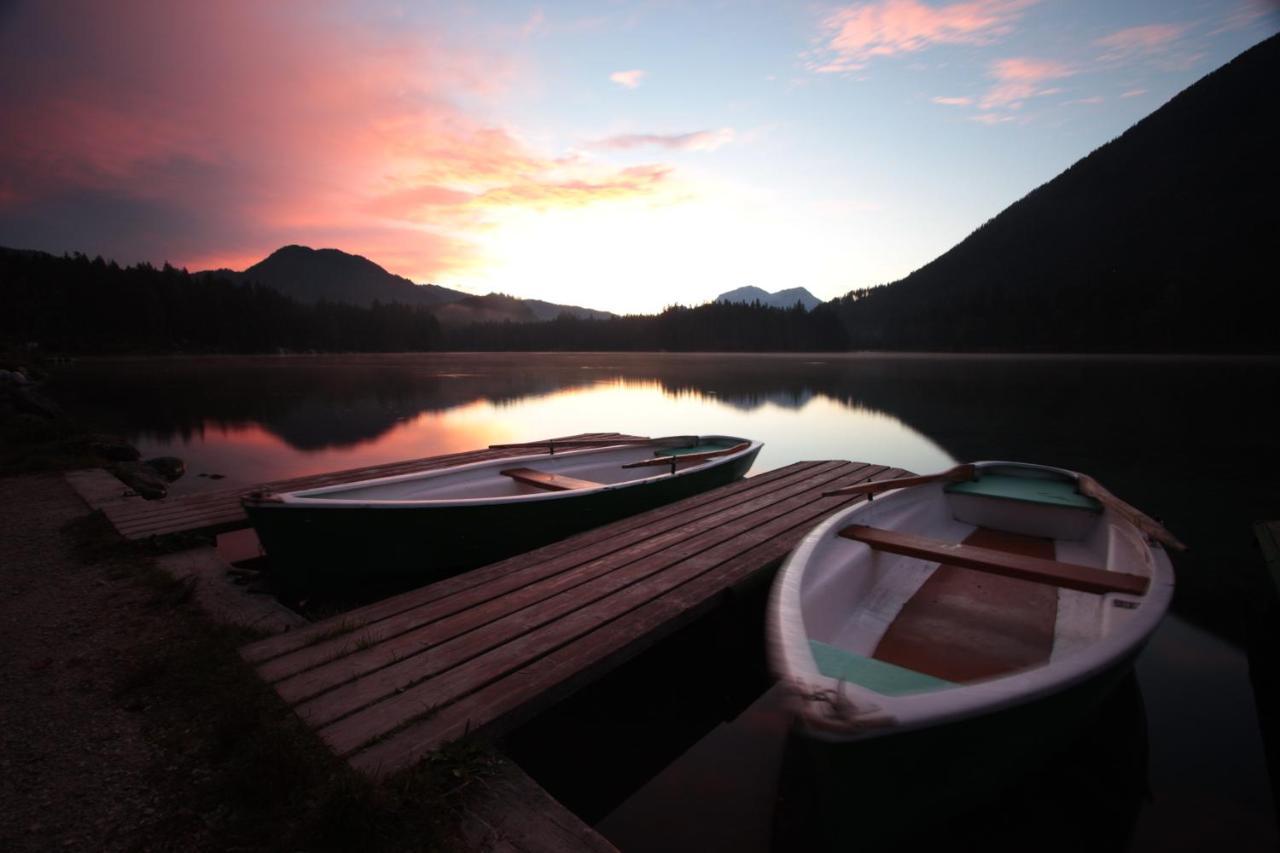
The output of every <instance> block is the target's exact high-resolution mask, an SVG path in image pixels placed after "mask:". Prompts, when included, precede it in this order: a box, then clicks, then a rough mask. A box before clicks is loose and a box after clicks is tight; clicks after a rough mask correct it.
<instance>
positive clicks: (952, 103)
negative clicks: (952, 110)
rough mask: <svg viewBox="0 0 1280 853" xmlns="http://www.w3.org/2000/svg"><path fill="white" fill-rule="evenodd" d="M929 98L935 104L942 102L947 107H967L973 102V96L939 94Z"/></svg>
mask: <svg viewBox="0 0 1280 853" xmlns="http://www.w3.org/2000/svg"><path fill="white" fill-rule="evenodd" d="M931 100H932V101H933V102H934V103H935V104H942V105H943V106H947V107H967V106H969V105H970V104H972V103H973V98H944V97H941V96H939V97H936V98H932V99H931Z"/></svg>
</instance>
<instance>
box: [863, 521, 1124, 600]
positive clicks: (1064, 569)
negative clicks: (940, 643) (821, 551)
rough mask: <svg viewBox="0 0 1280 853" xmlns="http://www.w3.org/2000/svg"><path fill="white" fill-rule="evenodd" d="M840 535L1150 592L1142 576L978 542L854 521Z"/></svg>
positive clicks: (1006, 573)
mask: <svg viewBox="0 0 1280 853" xmlns="http://www.w3.org/2000/svg"><path fill="white" fill-rule="evenodd" d="M840 535H841V536H843V537H844V538H846V539H852V540H854V541H855V542H864V543H866V544H867V545H870V546H871V547H872V548H875V549H876V550H878V551H888V552H889V553H892V554H902V555H904V556H907V557H917V558H919V559H922V560H936V561H937V562H939V563H945V564H947V565H950V566H960V567H962V568H966V569H975V570H977V571H980V572H990V573H991V574H995V575H1001V576H1003V577H1008V578H1018V579H1020V580H1028V581H1034V582H1035V583H1042V584H1049V585H1050V586H1058V587H1062V588H1064V589H1074V590H1079V591H1080V592H1092V593H1096V594H1098V595H1105V594H1106V593H1110V592H1121V593H1125V594H1127V595H1144V594H1145V593H1146V591H1147V579H1146V578H1144V577H1142V576H1141V575H1133V574H1129V573H1127V572H1109V571H1106V570H1104V569H1095V568H1093V567H1091V566H1081V565H1077V564H1075V563H1060V562H1058V561H1057V560H1048V559H1044V558H1042V557H1036V556H1030V555H1026V554H1011V553H1008V552H1006V551H998V550H995V549H993V548H981V547H978V546H976V545H958V544H953V543H950V542H942V541H940V540H937V539H930V538H928V537H925V536H917V535H915V534H913V533H902V532H899V531H897V530H884V529H882V528H879V527H867V526H866V525H862V524H853V525H850V526H849V527H846V528H844V529H843V530H841V531H840Z"/></svg>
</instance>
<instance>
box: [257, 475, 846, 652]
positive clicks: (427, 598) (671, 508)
mask: <svg viewBox="0 0 1280 853" xmlns="http://www.w3.org/2000/svg"><path fill="white" fill-rule="evenodd" d="M836 464H838V463H831V462H829V463H819V462H796V463H793V464H791V465H788V466H786V467H784V468H778V469H776V470H773V471H769V472H766V473H763V474H759V475H757V476H755V477H751V478H748V479H743V480H739V481H737V482H736V483H732V484H730V485H728V486H724V487H722V488H720V489H717V490H715V491H714V492H711V493H704V494H702V495H695V496H693V497H689V498H685V499H684V500H681V501H676V502H675V503H670V504H666V505H665V506H661V507H657V508H655V509H652V510H648V511H646V512H643V513H639V514H637V515H633V516H630V517H628V518H625V519H622V520H620V521H616V522H614V523H613V524H609V525H605V526H602V527H597V528H595V529H593V530H588V531H586V532H584V533H579V534H577V535H576V536H571V537H569V538H568V539H563V540H561V541H560V542H553V543H551V544H550V545H545V546H543V547H542V548H538V549H536V550H534V551H531V552H529V553H527V554H520V555H517V556H514V557H509V558H507V559H505V560H502V561H500V562H497V563H494V564H493V565H491V566H486V567H483V568H480V569H476V570H474V571H470V572H466V573H464V574H461V575H457V576H455V577H452V578H447V579H445V580H442V581H438V582H436V583H434V584H430V585H429V586H424V587H421V588H419V589H417V590H412V591H410V592H406V593H403V594H402V595H398V596H395V597H393V598H388V599H384V600H383V601H379V602H375V603H374V604H371V605H368V606H366V607H363V608H360V609H358V610H353V611H350V612H348V613H345V614H343V615H342V616H339V617H335V618H333V619H329V620H326V621H325V622H320V623H316V624H315V625H313V626H311V627H309V628H306V629H303V630H300V631H294V632H291V633H290V634H288V635H287V636H282V637H273V638H268V639H265V640H261V641H259V642H255V643H251V644H249V645H247V646H245V647H244V648H243V649H241V652H240V653H241V655H242V656H243V657H244V659H245V660H247V661H249V662H250V663H261V662H265V661H267V660H270V659H273V658H276V657H279V656H282V655H286V654H290V653H292V652H295V651H297V650H299V649H301V648H304V647H306V646H309V645H311V644H313V643H316V642H320V641H321V640H324V639H329V638H333V637H336V636H338V635H341V634H347V633H351V632H354V631H357V630H360V629H363V628H365V627H366V626H372V625H374V624H375V623H377V622H379V621H381V620H384V619H389V618H391V617H393V616H396V615H399V614H401V613H404V612H406V611H409V610H411V609H413V608H415V607H419V606H422V605H424V604H428V603H430V602H432V601H436V600H438V599H440V598H444V597H446V596H449V595H453V594H455V593H458V592H462V591H463V590H467V589H470V588H472V587H475V586H479V585H482V584H487V583H490V582H492V581H495V580H498V579H500V578H503V577H507V576H508V575H510V574H511V573H512V572H514V571H517V570H519V569H521V568H522V567H524V566H526V565H527V564H528V563H529V562H533V561H544V560H549V559H551V558H554V557H561V556H564V555H566V554H575V555H581V556H582V557H583V558H584V559H589V558H592V557H595V556H602V555H603V554H606V553H610V552H611V551H612V550H615V548H613V547H609V546H613V545H617V546H622V545H626V544H630V542H632V541H635V539H633V538H631V537H636V538H640V537H643V536H645V535H648V534H649V533H650V532H651V531H661V530H666V529H670V527H678V526H680V525H682V524H684V523H688V522H691V521H695V520H697V519H698V518H700V517H702V516H704V515H707V514H710V513H712V512H716V511H718V510H720V509H723V508H724V507H726V506H728V505H730V504H731V503H733V502H735V501H736V500H738V499H739V498H740V496H741V495H742V494H743V493H745V492H754V491H756V490H758V489H763V488H766V487H770V486H771V485H772V484H775V483H776V482H777V481H779V480H784V479H789V478H791V477H797V476H803V475H804V474H805V472H809V471H815V470H818V469H819V468H821V467H822V466H824V465H826V466H834V465H836ZM658 525H668V526H667V527H659V526H658ZM601 546H604V547H603V549H602V550H595V549H600V548H601Z"/></svg>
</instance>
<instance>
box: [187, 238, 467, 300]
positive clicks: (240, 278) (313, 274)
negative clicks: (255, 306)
mask: <svg viewBox="0 0 1280 853" xmlns="http://www.w3.org/2000/svg"><path fill="white" fill-rule="evenodd" d="M212 274H213V275H217V276H220V277H222V278H227V279H230V280H232V281H236V282H252V283H254V284H261V285H264V286H266V287H270V288H271V289H272V290H278V291H280V292H281V293H283V294H285V295H286V296H290V297H293V298H294V299H296V300H298V301H299V302H320V301H327V302H348V303H351V304H353V305H363V306H366V307H367V306H369V305H372V304H373V303H374V302H375V301H377V302H384V303H385V302H400V303H403V304H406V305H427V306H431V305H441V304H444V303H447V302H456V301H457V300H459V299H465V298H466V297H467V296H468V295H469V294H466V293H463V292H462V291H460V290H450V289H449V288H447V287H440V286H439V285H435V284H415V283H414V282H412V281H410V280H409V279H407V278H405V277H403V276H398V275H394V274H392V273H389V272H387V271H386V270H384V269H383V268H382V267H380V266H378V265H377V264H375V263H374V262H373V261H371V260H369V259H368V258H365V257H362V256H361V255H349V254H347V253H346V252H343V251H339V250H338V249H312V248H310V247H308V246H284V247H282V248H279V249H276V250H275V251H274V252H272V253H271V254H270V255H269V256H267V257H266V258H264V259H262V260H261V261H258V262H257V263H256V264H254V265H253V266H251V267H249V268H248V269H246V270H245V271H244V272H236V271H234V270H225V269H224V270H214V271H212Z"/></svg>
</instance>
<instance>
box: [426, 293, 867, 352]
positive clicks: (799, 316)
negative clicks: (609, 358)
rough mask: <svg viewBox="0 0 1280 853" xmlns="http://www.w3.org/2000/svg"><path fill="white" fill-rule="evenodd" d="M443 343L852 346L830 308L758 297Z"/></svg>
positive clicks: (470, 331)
mask: <svg viewBox="0 0 1280 853" xmlns="http://www.w3.org/2000/svg"><path fill="white" fill-rule="evenodd" d="M444 343H445V348H446V349H450V350H482V351H507V350H515V351H554V350H563V351H585V350H614V351H637V352H640V351H667V352H801V351H818V350H822V351H830V350H842V349H845V348H846V346H847V343H848V341H847V338H846V336H845V332H844V328H843V327H842V326H841V324H840V318H839V317H838V316H837V314H836V312H835V311H834V310H833V308H832V307H831V306H828V305H821V306H819V307H817V308H815V309H814V310H813V311H806V310H805V309H804V308H803V307H801V306H799V305H797V306H795V307H792V308H774V307H771V306H767V305H761V304H760V303H759V302H755V303H752V304H745V303H724V302H712V303H710V304H707V305H699V306H696V307H693V308H686V307H684V306H679V305H677V306H673V307H670V308H667V309H666V310H664V311H663V312H661V313H660V314H654V315H645V314H641V315H630V316H625V317H609V318H607V319H583V318H578V317H574V316H572V315H569V314H562V315H560V317H558V318H557V319H555V320H549V321H546V322H542V323H512V322H502V323H477V324H474V325H470V326H458V327H452V328H451V327H446V328H445V330H444Z"/></svg>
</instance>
